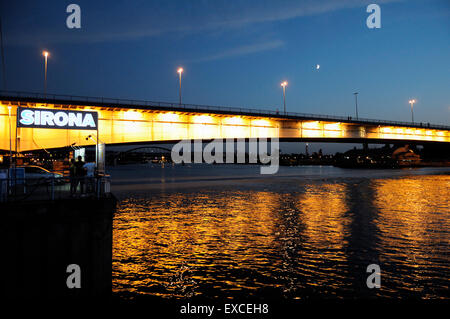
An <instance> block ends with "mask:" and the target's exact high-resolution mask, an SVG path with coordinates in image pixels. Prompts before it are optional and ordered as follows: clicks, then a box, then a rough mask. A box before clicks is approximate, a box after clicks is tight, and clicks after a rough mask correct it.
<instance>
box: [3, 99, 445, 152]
mask: <svg viewBox="0 0 450 319" xmlns="http://www.w3.org/2000/svg"><path fill="white" fill-rule="evenodd" d="M19 107H20V108H23V107H26V108H31V109H34V108H36V109H37V108H38V109H48V110H61V111H63V110H68V111H69V110H71V111H74V110H75V111H90V112H96V114H97V116H98V127H97V128H96V129H94V130H88V129H62V128H60V129H49V128H36V127H34V128H30V127H17V112H18V110H19ZM92 134H93V135H94V136H96V135H97V134H98V137H99V140H101V141H102V142H104V143H106V144H113V145H118V144H125V143H130V144H139V143H146V142H176V141H180V140H186V139H203V140H211V139H218V138H222V139H225V138H229V139H231V138H233V139H237V138H245V139H248V138H279V139H280V141H310V142H314V141H317V142H343V143H398V142H401V143H405V144H424V145H425V144H441V145H447V143H450V126H445V125H433V124H429V123H411V122H396V121H384V120H372V119H362V118H359V119H355V118H352V117H342V116H327V115H314V114H302V113H292V112H288V113H286V114H284V113H280V112H277V111H270V110H256V109H247V108H236V107H223V106H206V105H194V104H176V103H165V102H151V101H137V100H123V99H110V98H101V97H100V98H99V97H96V98H93V97H81V96H69V95H53V94H45V95H44V94H39V93H25V92H11V91H0V149H1V150H9V149H10V147H11V148H12V150H13V151H18V152H23V151H30V150H37V149H44V148H45V149H50V148H60V147H66V146H69V145H73V143H76V145H78V146H84V145H93V144H95V140H94V139H86V137H87V136H88V135H92Z"/></svg>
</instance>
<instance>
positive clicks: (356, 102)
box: [353, 92, 358, 119]
mask: <svg viewBox="0 0 450 319" xmlns="http://www.w3.org/2000/svg"><path fill="white" fill-rule="evenodd" d="M353 94H354V95H355V108H356V119H358V92H355V93H353Z"/></svg>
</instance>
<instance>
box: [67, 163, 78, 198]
mask: <svg viewBox="0 0 450 319" xmlns="http://www.w3.org/2000/svg"><path fill="white" fill-rule="evenodd" d="M75 170H76V166H75V159H74V158H72V159H71V160H70V167H69V179H70V196H73V195H74V194H75V193H76V192H77V177H76V173H75Z"/></svg>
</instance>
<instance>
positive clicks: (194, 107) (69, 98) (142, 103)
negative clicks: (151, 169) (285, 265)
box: [0, 90, 450, 130]
mask: <svg viewBox="0 0 450 319" xmlns="http://www.w3.org/2000/svg"><path fill="white" fill-rule="evenodd" d="M0 97H6V98H13V97H14V98H32V99H37V100H45V101H53V102H65V103H67V102H74V103H77V102H84V103H99V104H116V105H118V106H123V107H130V106H136V107H139V108H142V107H144V108H146V107H148V108H155V107H157V108H170V109H173V108H177V109H184V110H187V111H189V110H191V111H210V112H214V111H219V112H230V113H237V114H254V115H262V116H267V115H273V116H275V117H297V118H308V119H317V120H329V121H343V122H346V121H347V122H355V123H367V124H380V125H398V126H412V127H424V128H432V129H444V130H448V129H450V126H448V125H441V124H430V123H420V122H419V123H418V122H415V123H412V122H403V121H390V120H378V119H368V118H361V117H358V118H354V117H352V116H339V115H323V114H309V113H299V112H286V113H284V112H279V111H273V110H262V109H253V108H243V107H232V106H213V105H201V104H179V103H171V102H156V101H147V100H131V99H115V98H107V97H90V96H80V95H66V94H49V93H47V94H45V93H33V92H22V91H1V90H0ZM275 108H276V107H275Z"/></svg>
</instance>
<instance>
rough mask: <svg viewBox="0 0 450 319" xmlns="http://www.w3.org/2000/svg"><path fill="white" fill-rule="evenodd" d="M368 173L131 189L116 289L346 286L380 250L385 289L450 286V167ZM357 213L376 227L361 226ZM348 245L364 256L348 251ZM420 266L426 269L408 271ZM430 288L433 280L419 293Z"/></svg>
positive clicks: (120, 224) (202, 291)
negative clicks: (358, 178)
mask: <svg viewBox="0 0 450 319" xmlns="http://www.w3.org/2000/svg"><path fill="white" fill-rule="evenodd" d="M363 182H364V183H365V185H366V186H365V187H361V186H360V184H358V183H354V181H351V182H347V181H346V182H342V181H341V182H333V181H331V182H330V181H303V180H296V179H293V180H292V181H290V182H288V183H284V182H283V183H281V182H279V183H277V182H276V180H275V181H271V182H270V183H269V184H268V187H267V188H266V189H264V190H260V189H258V188H256V187H255V188H252V187H251V186H247V188H248V189H244V190H242V189H237V188H236V189H228V190H212V189H200V190H197V191H196V192H191V191H186V192H173V193H167V194H165V193H158V194H153V195H149V196H148V197H147V198H133V197H130V198H128V199H126V200H123V201H122V202H121V203H120V205H119V208H118V213H117V214H116V216H115V220H114V249H113V254H114V262H113V276H114V280H113V288H114V291H115V292H119V293H120V292H130V293H137V294H149V295H155V296H163V297H191V296H195V295H201V296H205V295H207V296H208V297H215V296H221V297H223V298H232V297H233V295H234V294H236V292H243V293H245V294H247V295H255V296H258V295H259V294H261V293H264V294H267V293H269V294H270V296H271V297H274V296H276V294H278V295H279V296H284V297H288V298H303V297H304V296H305V295H306V296H308V293H309V292H312V293H319V295H321V296H322V295H323V296H332V297H342V291H344V290H345V291H346V293H348V291H352V289H353V290H354V287H353V286H352V285H354V282H355V278H357V274H354V273H352V269H356V268H355V267H354V265H353V264H352V263H355V262H361V263H362V266H361V269H363V268H364V267H366V266H367V265H368V264H370V263H371V262H372V261H373V260H372V259H370V258H372V257H373V256H371V257H370V258H369V257H368V256H366V255H365V254H366V252H367V251H372V252H374V254H375V255H376V256H378V258H379V260H380V262H382V263H383V265H386V267H387V269H386V273H387V274H389V276H390V277H389V278H387V279H386V280H385V281H384V282H387V283H389V284H388V285H387V288H385V290H381V291H382V293H383V292H384V291H386V292H389V293H395V292H399V291H403V290H407V291H420V289H418V288H417V285H419V286H420V285H424V286H426V285H430V281H431V282H433V283H436V281H435V279H436V278H434V277H433V276H438V280H437V285H438V286H439V287H438V289H437V292H436V293H437V294H438V295H439V293H440V292H439V291H440V290H439V289H441V288H442V286H443V285H444V286H445V284H447V285H448V280H447V281H446V282H447V283H445V280H444V281H442V280H441V279H442V273H445V272H448V270H449V269H448V258H447V257H445V256H446V253H448V251H447V250H448V246H447V245H448V241H449V238H450V236H449V233H448V229H449V226H450V224H449V223H450V222H449V198H450V196H449V195H450V194H449V186H450V179H449V176H445V175H437V176H415V177H404V178H397V179H373V180H369V179H365V180H363ZM267 189H270V190H267ZM368 199H369V200H368ZM355 203H356V204H357V205H356V206H355ZM355 207H356V208H355ZM358 218H360V219H361V218H362V220H364V221H366V222H367V223H368V225H372V224H373V227H368V228H367V230H366V229H364V230H363V231H361V230H360V229H359V228H358V227H361V226H360V225H359V224H358V223H356V222H355V219H358ZM366 232H371V233H370V234H369V235H370V236H369V238H371V240H373V241H368V240H367V239H366V237H365V235H367V234H366ZM360 234H362V235H360ZM359 236H361V237H359ZM349 238H350V239H351V240H350V241H349ZM355 243H356V244H355ZM355 245H356V246H357V247H355ZM349 251H352V252H353V253H355V252H356V254H359V255H358V258H356V259H355V258H354V257H352V258H351V259H350V258H349V255H348V254H349ZM446 258H447V259H446ZM402 267H403V268H404V269H403V268H402ZM411 267H412V268H414V267H415V268H419V269H418V270H417V271H415V272H414V273H413V274H405V273H406V272H407V271H408V269H410V268H411ZM428 268H430V269H433V268H434V269H435V271H428ZM364 269H365V268H364ZM393 269H394V270H393ZM395 269H398V270H399V272H395ZM400 270H402V271H400ZM439 272H441V275H440V276H441V277H439ZM413 275H414V276H416V275H417V276H419V277H420V278H419V279H418V280H417V279H414V278H413ZM364 284H365V283H364ZM352 287H353V288H352ZM430 291H431V292H430ZM274 294H275V295H274ZM430 296H431V297H433V296H434V295H433V290H430V289H427V290H426V291H424V296H422V297H430Z"/></svg>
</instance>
